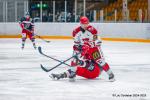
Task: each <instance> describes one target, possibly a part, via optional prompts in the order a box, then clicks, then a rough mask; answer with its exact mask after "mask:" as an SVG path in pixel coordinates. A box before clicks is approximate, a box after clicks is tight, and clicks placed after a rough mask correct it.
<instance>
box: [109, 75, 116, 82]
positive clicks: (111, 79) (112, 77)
mask: <svg viewBox="0 0 150 100" xmlns="http://www.w3.org/2000/svg"><path fill="white" fill-rule="evenodd" d="M109 81H110V82H114V81H115V76H114V74H113V73H111V74H109Z"/></svg>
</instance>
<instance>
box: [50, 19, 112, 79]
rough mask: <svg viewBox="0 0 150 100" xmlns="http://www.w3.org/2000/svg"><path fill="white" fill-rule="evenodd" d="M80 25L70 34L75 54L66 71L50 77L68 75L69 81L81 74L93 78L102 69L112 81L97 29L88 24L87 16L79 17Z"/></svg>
mask: <svg viewBox="0 0 150 100" xmlns="http://www.w3.org/2000/svg"><path fill="white" fill-rule="evenodd" d="M80 25H81V26H79V27H77V28H76V29H75V30H74V31H73V33H72V35H73V38H74V46H73V55H76V57H74V59H73V60H72V62H71V66H72V67H70V68H69V70H68V71H67V72H64V73H62V74H51V75H50V77H52V78H56V79H60V78H66V77H68V78H69V79H70V81H74V80H75V76H76V75H78V76H82V77H85V78H87V79H94V78H96V77H98V76H99V75H100V73H101V72H102V71H103V70H104V71H105V72H106V73H107V74H108V76H109V80H110V81H114V80H115V79H114V74H113V72H112V71H111V69H110V67H109V65H108V63H107V62H105V59H104V56H103V53H102V50H101V47H100V46H101V41H100V40H99V39H98V34H97V30H96V29H95V28H94V27H93V26H91V25H89V20H88V18H87V17H85V16H83V17H81V18H80Z"/></svg>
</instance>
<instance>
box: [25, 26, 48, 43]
mask: <svg viewBox="0 0 150 100" xmlns="http://www.w3.org/2000/svg"><path fill="white" fill-rule="evenodd" d="M24 29H25V28H24ZM25 30H27V31H28V32H31V31H30V30H28V29H25ZM35 35H36V36H37V37H38V38H39V39H41V40H43V41H44V42H46V43H50V42H51V41H48V40H45V39H43V38H42V37H41V36H39V35H37V34H35Z"/></svg>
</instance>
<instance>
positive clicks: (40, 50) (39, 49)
mask: <svg viewBox="0 0 150 100" xmlns="http://www.w3.org/2000/svg"><path fill="white" fill-rule="evenodd" d="M38 51H39V53H40V54H42V48H41V47H40V46H39V47H38Z"/></svg>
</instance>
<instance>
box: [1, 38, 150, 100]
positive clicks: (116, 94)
mask: <svg viewBox="0 0 150 100" xmlns="http://www.w3.org/2000/svg"><path fill="white" fill-rule="evenodd" d="M36 43H37V45H38V46H41V47H42V48H43V52H45V53H46V54H48V55H51V56H52V57H55V58H57V59H60V60H65V59H67V58H68V57H70V56H71V55H72V45H73V41H72V40H51V43H45V42H43V41H41V40H37V41H36ZM102 49H103V52H104V55H105V59H106V61H107V62H108V63H109V64H110V67H111V68H112V70H113V72H114V74H115V77H116V81H115V82H109V81H108V76H107V74H106V73H105V72H103V73H102V74H101V76H100V77H98V78H97V79H95V80H87V79H84V78H82V77H77V78H76V82H69V81H68V79H63V80H59V81H53V80H51V79H50V78H49V74H51V73H59V72H64V71H65V70H67V69H68V67H67V66H64V65H62V66H60V67H59V68H56V69H54V70H53V71H51V72H49V73H46V72H44V71H42V69H41V68H40V64H43V65H44V66H46V67H47V68H51V67H53V66H55V65H56V64H58V62H56V61H53V60H51V59H49V58H46V57H43V56H42V55H40V54H39V53H38V51H37V50H34V48H33V47H32V44H31V42H30V41H29V40H27V41H26V45H25V49H24V50H21V40H20V39H0V100H150V44H148V43H129V42H108V41H103V44H102ZM68 63H69V62H68Z"/></svg>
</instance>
